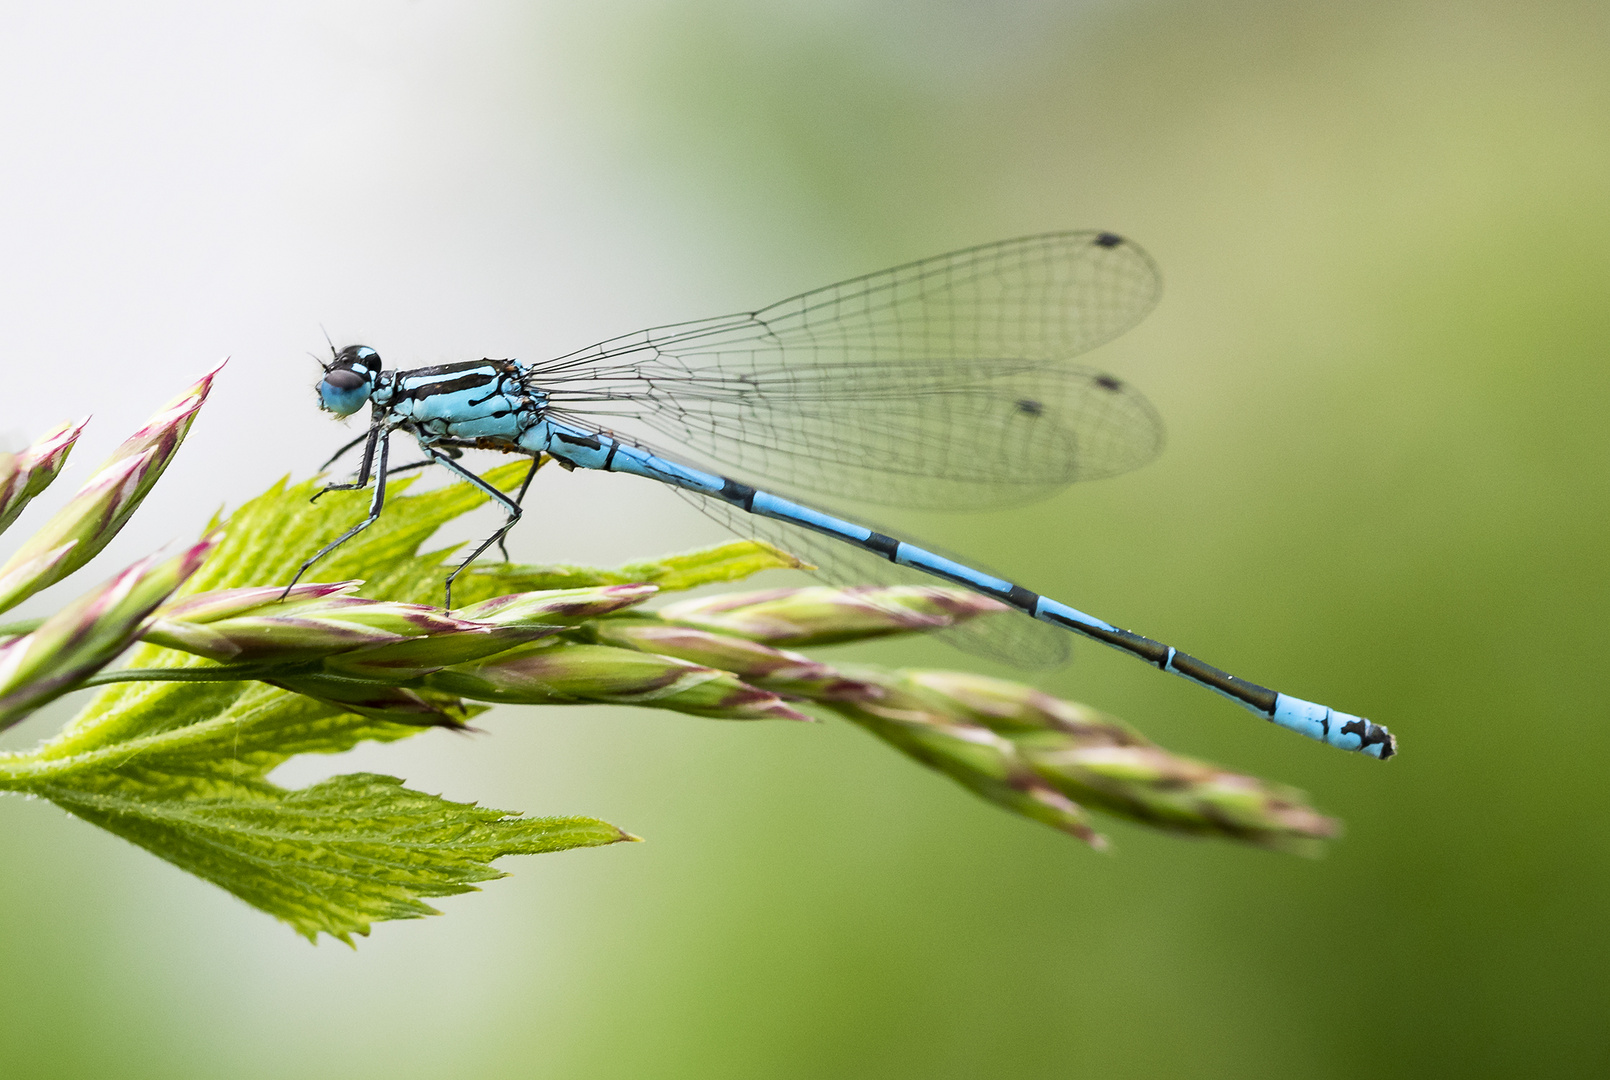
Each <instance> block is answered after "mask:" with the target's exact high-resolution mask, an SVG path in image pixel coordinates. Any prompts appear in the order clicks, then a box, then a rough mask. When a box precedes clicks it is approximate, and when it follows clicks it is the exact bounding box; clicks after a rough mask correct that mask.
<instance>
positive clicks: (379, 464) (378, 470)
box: [280, 426, 391, 600]
mask: <svg viewBox="0 0 1610 1080" xmlns="http://www.w3.org/2000/svg"><path fill="white" fill-rule="evenodd" d="M389 434H390V432H388V431H386V430H385V429H383V428H380V427H378V426H377V427H375V428H374V429H373V430H372V431H371V432H370V433H369V436H368V438H369V445H368V447H366V448H365V449H364V452H363V468H362V469H361V470H359V472H358V480H357V482H356V483H352V484H330V485H328V486H326V487H325V488H323V489H322V490H321V491H319V492H318V494H316V495H314V496H313V498H315V499H317V498H318V497H319V495H323V494H324V492H326V491H354V490H356V489H358V488H362V487H366V486H367V485H368V483H369V471H370V465H371V464H372V465H373V466H374V477H375V494H374V498H372V499H370V500H369V516H368V517H366V518H364V519H363V520H362V521H360V522H358V523H357V524H356V525H354V526H353V527H352V528H350V529H348V530H347V531H346V532H344V533H342V534H341V535H340V536H338V537H336V538H335V539H334V540H332V541H330V542H329V543H328V544H325V545H324V546H323V547H322V548H320V549H319V550H318V552H317V554H315V555H314V556H313V557H312V558H311V559H309V560H308V561H307V562H305V563H303V564H302V568H301V569H300V570H298V571H297V572H296V576H295V577H293V578H291V583H290V584H289V585H287V586H285V591H284V592H283V593H281V594H280V599H281V600H283V599H285V598H286V597H287V596H289V595H290V594H291V589H293V588H294V587H295V586H296V583H297V582H298V581H301V580H302V575H303V574H305V573H307V572H308V570H309V569H310V568H312V566H313V564H314V563H316V562H318V561H319V560H320V559H322V558H324V557H325V556H326V555H328V554H330V552H332V551H334V550H335V549H336V548H338V547H340V546H341V545H342V544H344V543H346V542H347V541H348V540H351V539H352V538H353V537H354V536H357V535H358V534H359V533H361V532H363V530H365V529H367V528H368V527H369V526H371V525H373V524H374V523H375V521H376V520H377V519H378V518H379V517H380V511H381V510H383V509H384V508H385V505H386V459H387V457H388V456H389V455H390V450H391V440H390V439H389V438H387V436H388V435H389ZM377 447H378V457H377V454H376V451H377Z"/></svg>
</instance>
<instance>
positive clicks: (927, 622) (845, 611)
mask: <svg viewBox="0 0 1610 1080" xmlns="http://www.w3.org/2000/svg"><path fill="white" fill-rule="evenodd" d="M1007 610H1010V609H1008V608H1007V606H1006V605H1005V604H1002V603H1000V602H999V601H996V600H991V599H989V598H988V597H986V596H980V595H978V594H977V593H972V592H968V591H966V590H964V589H949V588H944V587H941V586H931V585H897V586H891V587H876V586H859V587H852V588H846V589H829V588H825V587H820V586H818V587H813V588H805V589H767V590H763V591H760V592H749V593H725V594H722V595H719V596H709V597H700V598H698V599H695V600H684V601H682V602H680V603H676V604H672V605H671V606H669V607H667V608H664V609H662V610H661V611H660V613H659V614H660V617H661V618H663V619H664V620H665V621H667V622H675V623H682V624H684V625H687V626H696V627H699V628H701V629H705V630H714V631H716V632H717V633H722V634H735V635H737V636H738V637H746V638H749V639H751V640H754V641H762V642H765V643H766V644H768V645H793V646H807V645H831V644H834V643H837V642H841V641H858V640H861V639H864V638H875V637H885V636H887V635H890V634H904V633H910V632H912V631H925V630H942V629H944V628H945V627H948V626H954V625H956V624H957V623H960V622H965V621H966V620H968V619H971V618H974V617H976V616H978V615H986V614H993V613H995V612H998V611H1007Z"/></svg>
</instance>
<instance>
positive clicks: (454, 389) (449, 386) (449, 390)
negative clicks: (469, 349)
mask: <svg viewBox="0 0 1610 1080" xmlns="http://www.w3.org/2000/svg"><path fill="white" fill-rule="evenodd" d="M497 381H498V377H497V373H496V372H487V371H485V370H482V371H478V372H476V373H474V374H473V375H460V376H459V377H458V378H456V379H444V380H442V381H441V382H432V383H424V384H422V385H419V386H408V385H407V383H406V382H403V383H402V384H401V386H400V387H399V389H401V391H402V393H401V395H400V396H402V397H410V398H413V399H414V400H416V401H423V400H425V399H426V398H431V397H435V396H437V395H438V394H443V395H445V394H456V393H458V392H459V391H460V390H479V389H480V388H481V387H483V386H495V385H497Z"/></svg>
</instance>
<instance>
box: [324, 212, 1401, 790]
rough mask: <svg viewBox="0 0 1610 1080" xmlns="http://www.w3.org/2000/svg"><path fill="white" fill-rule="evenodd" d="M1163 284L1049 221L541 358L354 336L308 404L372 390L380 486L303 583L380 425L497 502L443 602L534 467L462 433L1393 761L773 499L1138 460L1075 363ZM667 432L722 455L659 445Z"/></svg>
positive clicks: (1388, 745) (987, 503) (887, 496)
mask: <svg viewBox="0 0 1610 1080" xmlns="http://www.w3.org/2000/svg"><path fill="white" fill-rule="evenodd" d="M1158 291H1159V279H1158V274H1157V269H1156V267H1155V265H1154V264H1153V263H1152V261H1151V259H1150V258H1149V257H1148V256H1147V255H1146V254H1145V252H1143V251H1142V250H1141V249H1140V248H1139V247H1137V246H1135V245H1134V244H1133V243H1131V242H1130V241H1128V240H1125V239H1123V238H1122V237H1119V236H1116V235H1114V234H1112V233H1105V232H1067V233H1050V234H1045V235H1040V236H1030V237H1024V238H1021V239H1017V240H1007V241H1003V242H1000V243H995V244H986V245H984V246H981V247H975V248H969V249H967V250H965V251H958V252H953V253H951V254H948V255H940V256H937V257H935V258H931V259H924V260H922V261H920V262H914V263H908V264H906V265H904V266H899V267H895V268H894V269H892V270H885V271H882V272H880V273H876V274H869V275H866V276H864V277H859V278H854V279H851V280H849V281H845V282H842V283H840V284H837V285H831V286H829V287H827V288H825V289H818V290H816V291H814V292H809V293H804V294H802V295H800V296H795V297H792V298H790V299H788V300H784V301H782V302H780V303H777V304H773V305H771V306H770V307H766V308H762V309H761V310H759V311H755V312H749V313H744V314H739V315H729V316H723V317H720V318H715V319H705V320H702V321H698V322H687V323H678V324H675V325H671V326H663V327H658V328H655V329H650V330H643V331H639V332H637V333H635V334H628V335H626V336H624V337H618V338H611V339H609V340H607V341H603V342H600V343H598V344H596V345H593V346H591V347H589V348H585V349H581V350H578V351H576V352H573V353H569V354H567V355H564V356H560V357H558V358H556V359H553V360H548V361H543V362H536V363H530V362H524V361H518V360H475V361H468V362H464V363H457V364H445V365H442V366H438V367H425V368H416V369H413V370H408V371H396V370H386V369H385V368H384V367H383V366H382V364H381V360H380V356H379V354H378V353H376V351H375V350H374V349H371V348H369V347H367V346H362V345H350V346H348V347H346V348H344V349H341V350H340V351H338V352H337V351H335V350H334V349H333V347H332V352H333V353H334V358H333V360H332V361H331V363H329V364H327V365H325V373H324V378H323V379H322V380H321V381H320V382H319V384H318V393H319V400H320V404H321V405H322V407H323V408H325V409H326V410H328V411H330V412H333V413H336V414H338V415H340V416H347V415H350V414H352V413H354V412H356V411H357V410H358V409H360V408H361V407H362V406H363V405H364V403H365V402H367V403H368V404H369V406H370V410H371V412H370V415H371V420H370V426H369V429H368V431H367V432H365V433H364V434H363V435H362V436H360V437H359V438H358V439H356V440H354V441H353V442H352V443H349V444H348V445H347V447H345V448H343V450H342V451H341V452H345V450H348V449H352V448H353V447H355V446H357V445H358V444H360V443H361V444H363V448H364V449H363V460H362V464H361V466H360V468H359V470H358V475H357V478H356V481H355V482H354V483H351V484H337V485H331V487H330V488H329V489H328V490H335V489H354V488H362V487H366V486H367V485H368V484H369V483H370V482H371V479H372V480H373V483H374V485H375V491H374V498H373V500H372V502H371V505H370V511H369V516H368V517H367V518H366V519H365V520H364V521H362V522H360V523H359V524H357V525H356V526H354V527H353V528H352V529H351V530H350V531H348V532H347V533H346V534H345V535H343V536H341V537H339V538H338V539H337V540H335V541H334V542H333V543H331V544H330V545H328V546H326V547H325V548H324V549H323V550H321V551H319V552H318V553H317V554H316V555H314V556H313V558H311V559H309V560H308V562H307V563H306V564H305V565H304V566H303V568H302V571H301V572H299V573H298V575H297V576H298V578H300V577H301V573H305V572H306V570H307V569H308V568H309V567H311V566H312V565H313V564H314V563H315V562H317V561H318V560H319V559H320V558H322V557H323V556H324V555H326V554H328V553H329V552H330V551H331V550H333V549H334V548H335V547H337V546H339V545H340V544H341V543H344V542H345V541H346V540H348V539H350V538H351V537H353V536H355V535H356V534H357V533H358V532H360V531H361V530H363V529H364V528H365V527H367V526H368V525H369V524H370V523H371V522H373V521H374V520H375V519H376V518H377V517H378V516H379V514H380V512H381V507H382V506H383V505H384V502H385V492H386V476H387V468H388V440H389V436H390V435H391V434H392V433H393V432H403V433H406V434H409V435H412V436H413V437H414V439H415V440H416V441H417V442H418V444H419V446H420V448H421V449H422V450H423V451H424V454H425V462H424V463H426V464H430V463H434V464H439V465H441V466H443V467H445V468H447V469H448V470H450V471H452V472H454V473H457V474H458V475H459V476H461V477H463V478H464V479H465V480H467V481H469V482H470V483H472V484H476V485H478V486H479V487H480V488H481V489H482V490H484V491H485V492H486V493H487V495H488V496H490V497H491V498H492V499H493V500H495V501H496V502H497V503H498V504H499V505H500V506H501V507H502V508H503V509H504V510H505V511H506V512H507V520H506V521H505V523H504V525H503V527H502V528H500V529H499V530H498V531H497V532H496V533H494V534H493V535H492V536H490V537H488V538H487V539H486V540H485V541H484V542H483V543H481V544H480V545H479V546H478V547H476V548H475V549H474V551H472V552H471V554H470V556H469V558H468V559H466V560H464V562H463V563H461V564H460V565H459V567H458V568H457V569H456V570H454V571H453V574H452V575H451V576H450V577H449V578H448V581H447V594H448V604H449V606H450V605H451V596H452V582H453V579H454V578H455V577H457V575H458V574H459V573H460V572H461V571H462V570H463V569H464V567H465V566H468V565H469V564H470V563H471V562H473V561H474V560H475V559H476V558H478V557H479V556H480V555H481V554H482V553H483V552H485V551H486V550H487V549H488V548H489V547H491V546H492V545H493V544H494V543H501V541H502V539H503V537H504V535H505V534H506V533H507V532H508V530H509V528H511V527H512V526H513V525H514V523H515V521H516V520H518V518H519V516H520V505H519V504H520V501H521V499H522V498H523V497H524V495H525V490H526V485H529V484H530V481H531V474H528V475H527V477H526V482H525V485H522V487H521V488H520V491H519V494H517V495H516V496H515V497H513V498H510V497H509V496H508V495H506V494H504V493H503V492H501V491H498V490H496V489H495V488H493V487H492V486H491V485H490V484H487V483H485V482H484V481H482V480H481V479H480V478H479V477H477V476H476V475H475V474H474V473H472V472H470V471H469V470H468V469H466V468H464V467H463V466H462V465H461V464H459V463H458V461H457V460H456V459H457V458H458V457H459V456H460V454H461V452H462V451H463V450H464V449H490V450H497V451H503V452H506V453H515V454H524V455H528V456H530V457H532V459H533V461H532V474H534V473H535V471H536V467H537V464H538V463H539V462H540V461H541V460H542V458H543V456H544V455H546V456H547V457H549V458H551V459H552V460H554V461H556V462H558V463H559V464H560V465H562V466H564V467H566V468H582V469H600V470H604V471H607V472H617V473H630V474H634V475H637V476H642V477H647V478H649V479H651V480H657V481H659V482H661V483H663V484H668V485H671V486H672V487H673V488H676V489H678V490H680V491H682V492H686V493H690V495H691V496H692V497H693V498H694V499H695V500H696V501H697V502H700V503H703V504H704V505H705V506H706V507H707V508H713V509H715V510H716V511H717V513H718V515H719V514H721V513H727V514H728V515H730V516H731V517H734V518H735V517H736V515H738V514H744V515H750V516H749V517H747V518H745V519H743V520H745V521H746V522H753V523H755V524H757V525H758V524H761V523H762V522H766V523H770V527H771V528H773V529H774V530H775V529H778V528H780V529H783V530H786V531H787V535H786V536H781V537H780V539H781V543H782V546H784V547H788V548H793V549H795V550H799V549H800V548H801V547H802V546H803V547H804V548H805V550H804V551H802V552H801V553H802V554H805V555H806V556H807V557H809V558H812V559H813V560H817V561H823V560H830V559H832V555H831V552H830V551H829V552H828V553H827V554H825V555H824V554H823V552H824V545H823V544H822V543H821V542H820V540H819V539H818V538H821V537H826V538H828V539H829V540H830V541H833V542H836V543H834V544H828V545H826V548H828V549H831V548H833V547H837V548H838V550H840V551H851V550H858V551H860V552H865V553H869V554H871V555H873V556H876V557H878V558H879V559H882V560H886V562H885V563H884V564H883V565H885V566H893V567H904V568H908V569H909V570H912V571H918V572H921V573H923V574H928V575H932V576H934V577H938V578H941V579H943V580H946V581H950V582H954V583H956V584H959V585H963V586H966V587H967V588H970V589H974V590H977V591H978V592H980V593H983V594H985V595H987V596H991V597H994V598H995V599H997V600H1000V601H1002V602H1004V603H1006V604H1007V605H1009V606H1011V607H1013V608H1015V609H1017V610H1018V611H1020V612H1022V613H1023V614H1025V615H1028V616H1030V617H1032V618H1033V619H1036V620H1039V621H1040V623H1043V624H1049V625H1050V626H1053V627H1061V628H1064V629H1067V630H1072V631H1074V632H1075V633H1079V634H1083V635H1084V636H1086V637H1090V638H1094V639H1095V640H1097V641H1100V642H1102V643H1104V644H1107V645H1111V646H1113V647H1114V648H1117V649H1120V650H1122V651H1124V652H1127V653H1130V654H1131V655H1133V656H1136V657H1139V658H1140V659H1142V660H1144V661H1146V662H1147V663H1149V664H1153V665H1155V666H1157V667H1159V668H1161V669H1162V670H1164V671H1170V672H1173V673H1174V674H1177V675H1180V676H1183V677H1184V678H1186V679H1189V680H1191V681H1192V682H1195V683H1198V684H1199V685H1202V686H1205V687H1207V688H1208V689H1210V690H1213V691H1215V692H1217V693H1220V694H1223V695H1224V696H1226V697H1228V698H1230V699H1231V700H1233V701H1235V702H1236V703H1238V704H1240V705H1242V706H1244V707H1246V708H1248V709H1250V710H1251V711H1253V712H1255V713H1258V714H1259V715H1260V716H1263V717H1265V718H1266V719H1269V720H1272V721H1273V722H1275V723H1277V724H1280V725H1281V726H1283V727H1287V728H1290V729H1291V730H1293V731H1296V732H1299V733H1300V734H1303V735H1307V736H1308V737H1310V738H1313V739H1318V740H1320V741H1321V742H1325V743H1328V744H1330V745H1332V746H1336V747H1340V748H1342V749H1346V750H1357V751H1362V752H1363V753H1365V754H1368V755H1371V756H1373V757H1377V758H1386V757H1390V756H1391V755H1392V753H1393V751H1394V746H1393V741H1392V736H1391V735H1390V734H1388V732H1387V731H1386V729H1385V728H1383V727H1380V726H1379V725H1377V724H1374V723H1371V722H1370V721H1368V720H1364V719H1362V718H1360V717H1357V716H1352V715H1350V714H1347V713H1341V712H1335V711H1332V710H1331V709H1329V708H1327V707H1325V706H1323V705H1318V704H1315V703H1313V702H1309V701H1304V700H1302V699H1301V698H1294V697H1291V696H1290V695H1287V694H1281V693H1277V692H1276V691H1274V690H1270V689H1268V688H1266V687H1263V686H1259V685H1257V684H1254V683H1250V682H1247V681H1245V680H1243V679H1240V678H1237V677H1236V676H1233V675H1230V674H1228V673H1227V672H1224V671H1220V670H1219V669H1217V668H1214V667H1210V666H1209V665H1207V664H1204V663H1202V662H1201V661H1200V660H1197V659H1196V658H1195V657H1192V656H1190V655H1188V654H1186V653H1182V652H1179V651H1177V650H1175V649H1174V648H1172V647H1170V646H1168V645H1164V644H1162V643H1160V642H1157V641H1153V640H1152V639H1150V638H1146V637H1142V636H1140V635H1138V634H1134V633H1131V632H1129V631H1127V630H1123V629H1120V628H1118V627H1116V626H1113V625H1112V624H1110V623H1107V622H1104V621H1102V620H1100V619H1097V618H1095V617H1093V616H1090V615H1086V614H1085V613H1083V612H1081V611H1078V610H1075V609H1074V608H1071V607H1068V606H1067V605H1065V604H1061V603H1058V602H1057V601H1055V600H1052V599H1050V598H1049V597H1044V596H1041V595H1039V594H1037V593H1034V592H1031V591H1030V590H1028V589H1026V588H1024V587H1023V586H1021V585H1018V584H1015V583H1013V582H1011V581H1008V580H1005V579H1004V578H1001V577H999V576H997V575H995V574H993V573H988V572H986V571H984V570H982V569H979V568H978V567H977V566H975V565H968V564H967V563H966V562H963V561H960V560H957V559H953V558H949V557H947V556H944V555H941V554H939V553H937V552H935V551H933V550H932V549H931V548H929V547H925V546H920V545H918V544H915V543H912V542H909V541H905V540H900V539H896V538H895V537H893V536H890V535H888V534H886V533H884V532H880V531H878V530H874V529H871V528H869V527H867V526H864V525H860V524H856V523H855V522H853V521H850V520H848V519H846V518H843V517H840V516H838V515H836V514H832V513H829V512H827V511H825V510H823V509H819V508H817V507H815V506H812V505H810V504H808V503H807V502H805V501H800V500H796V499H794V498H790V497H786V496H785V495H784V494H783V493H784V492H788V493H793V492H803V493H808V494H814V495H821V496H825V497H827V498H829V499H832V498H844V499H860V500H867V501H876V502H879V503H883V504H887V505H905V506H914V507H932V508H943V509H961V508H965V509H981V508H988V507H998V506H1003V505H1009V504H1012V503H1018V502H1024V501H1028V500H1031V499H1035V498H1039V497H1042V496H1044V495H1047V494H1049V493H1051V492H1053V491H1055V490H1057V489H1058V488H1060V487H1063V486H1065V485H1067V484H1069V483H1072V482H1074V481H1078V480H1090V479H1095V478H1098V477H1107V476H1113V475H1116V474H1118V473H1122V472H1125V471H1127V470H1129V469H1132V468H1135V467H1136V466H1139V465H1141V464H1144V463H1145V462H1146V461H1148V460H1150V459H1151V458H1152V457H1153V456H1154V455H1155V454H1156V453H1157V451H1158V449H1159V448H1160V446H1161V442H1162V428H1161V424H1160V423H1159V422H1158V420H1157V417H1156V414H1155V412H1154V411H1153V410H1152V407H1151V406H1150V405H1149V404H1148V403H1147V401H1146V399H1145V398H1144V397H1142V396H1141V395H1140V394H1139V393H1138V392H1137V391H1136V390H1134V389H1133V388H1132V387H1130V386H1129V385H1128V384H1127V383H1125V382H1124V381H1123V380H1121V379H1118V378H1116V377H1114V376H1112V375H1108V374H1105V373H1102V372H1097V371H1093V370H1089V369H1085V368H1079V367H1074V366H1072V365H1070V364H1068V363H1067V361H1068V360H1069V359H1070V358H1072V357H1074V356H1076V355H1078V354H1079V353H1082V352H1084V351H1086V350H1087V349H1090V348H1092V347H1094V346H1096V345H1099V344H1101V343H1102V342H1105V341H1108V340H1110V339H1111V338H1113V337H1116V336H1117V335H1118V334H1121V333H1122V332H1123V331H1125V330H1127V329H1128V328H1129V327H1131V326H1133V325H1134V324H1135V323H1136V322H1138V321H1139V320H1140V319H1141V317H1142V316H1144V315H1145V314H1146V313H1147V312H1148V311H1149V310H1150V309H1151V307H1152V306H1153V304H1154V303H1155V302H1156V300H1157V296H1158ZM661 437H663V438H666V439H668V440H669V441H671V442H673V443H675V444H677V445H679V446H680V447H682V448H684V449H685V450H686V451H690V452H692V453H693V454H694V455H695V456H699V457H703V458H705V459H707V460H709V461H710V462H713V463H715V464H717V465H719V466H721V467H722V469H723V471H721V472H714V471H708V470H706V469H703V468H699V467H696V466H694V465H691V464H689V463H687V462H686V461H684V460H682V459H681V458H680V457H678V456H676V455H673V454H670V453H666V452H663V451H661V450H658V449H656V448H655V447H654V440H656V439H658V438H661ZM341 452H338V454H337V455H336V456H337V457H339V456H340V453H341ZM332 460H334V459H332ZM740 477H741V478H743V479H740ZM743 529H744V531H759V532H761V533H762V534H764V533H765V532H766V528H765V527H763V528H761V529H759V530H751V529H749V528H748V526H747V525H746V526H744V527H743ZM773 535H777V533H775V532H773ZM856 576H864V575H860V574H859V573H857V575H856ZM1022 625H1023V628H1024V629H1027V628H1028V627H1033V626H1035V625H1036V624H1030V623H1024V624H1022ZM1031 639H1032V635H1028V636H1025V638H1024V640H1031ZM1026 650H1027V652H1028V653H1032V652H1033V647H1032V646H1026Z"/></svg>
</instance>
